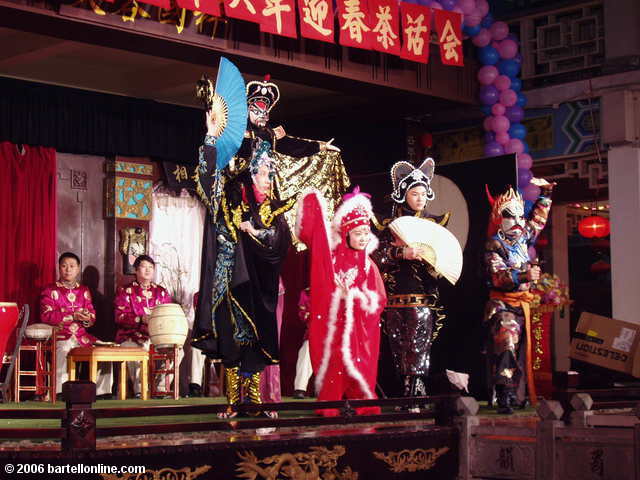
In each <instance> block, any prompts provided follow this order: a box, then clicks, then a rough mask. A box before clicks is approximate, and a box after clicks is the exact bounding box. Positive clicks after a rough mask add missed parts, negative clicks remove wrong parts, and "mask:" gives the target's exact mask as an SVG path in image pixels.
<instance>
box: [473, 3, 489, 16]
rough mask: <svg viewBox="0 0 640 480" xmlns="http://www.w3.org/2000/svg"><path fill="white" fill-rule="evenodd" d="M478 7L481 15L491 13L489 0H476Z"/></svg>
mask: <svg viewBox="0 0 640 480" xmlns="http://www.w3.org/2000/svg"><path fill="white" fill-rule="evenodd" d="M476 9H478V11H479V13H480V16H481V17H484V16H485V15H486V14H487V13H489V2H487V0H476Z"/></svg>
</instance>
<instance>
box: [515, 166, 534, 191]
mask: <svg viewBox="0 0 640 480" xmlns="http://www.w3.org/2000/svg"><path fill="white" fill-rule="evenodd" d="M532 178H533V173H531V170H527V169H520V168H519V169H518V188H519V189H523V188H524V187H526V186H527V185H528V184H529V182H530V181H531V179H532Z"/></svg>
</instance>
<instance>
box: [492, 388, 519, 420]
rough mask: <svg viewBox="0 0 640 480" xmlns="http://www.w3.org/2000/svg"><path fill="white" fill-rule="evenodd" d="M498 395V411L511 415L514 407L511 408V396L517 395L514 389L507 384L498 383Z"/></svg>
mask: <svg viewBox="0 0 640 480" xmlns="http://www.w3.org/2000/svg"><path fill="white" fill-rule="evenodd" d="M496 396H497V400H498V409H497V410H496V413H499V414H502V415H511V414H512V413H513V408H511V402H510V399H511V396H514V397H515V392H513V389H511V388H508V387H506V386H505V385H496Z"/></svg>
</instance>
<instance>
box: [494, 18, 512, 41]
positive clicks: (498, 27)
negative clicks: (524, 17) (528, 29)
mask: <svg viewBox="0 0 640 480" xmlns="http://www.w3.org/2000/svg"><path fill="white" fill-rule="evenodd" d="M490 30H491V36H492V37H493V39H494V40H497V41H500V40H504V39H505V38H507V35H509V25H507V24H506V23H504V22H494V24H493V25H491V28H490Z"/></svg>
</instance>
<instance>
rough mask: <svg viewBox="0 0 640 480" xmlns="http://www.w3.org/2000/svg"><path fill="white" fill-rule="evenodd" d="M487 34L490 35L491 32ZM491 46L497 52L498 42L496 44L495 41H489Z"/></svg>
mask: <svg viewBox="0 0 640 480" xmlns="http://www.w3.org/2000/svg"><path fill="white" fill-rule="evenodd" d="M489 33H491V32H489ZM491 46H492V47H493V48H495V49H496V50H498V47H499V46H500V42H496V41H495V40H492V41H491Z"/></svg>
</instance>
